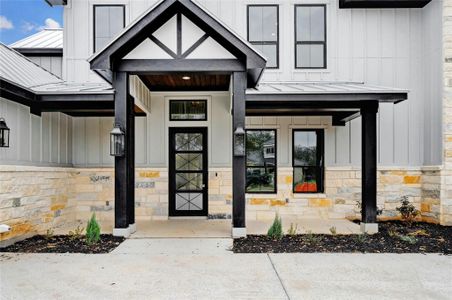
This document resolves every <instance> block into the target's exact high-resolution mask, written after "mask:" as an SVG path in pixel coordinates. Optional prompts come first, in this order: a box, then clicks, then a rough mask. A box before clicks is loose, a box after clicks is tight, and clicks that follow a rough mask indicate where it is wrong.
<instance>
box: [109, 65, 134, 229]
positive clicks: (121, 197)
mask: <svg viewBox="0 0 452 300" xmlns="http://www.w3.org/2000/svg"><path fill="white" fill-rule="evenodd" d="M113 87H114V89H115V124H117V125H119V126H120V127H121V129H122V130H123V131H124V133H125V145H124V150H125V151H124V153H125V154H124V156H122V157H119V156H116V157H115V228H114V229H113V235H117V236H128V235H129V234H130V231H129V219H128V211H127V208H128V205H127V198H128V196H129V194H128V190H129V188H128V186H129V180H128V179H129V176H128V174H129V173H128V169H129V160H130V158H129V154H130V152H129V151H130V149H129V148H130V146H129V144H130V138H129V137H130V134H129V130H128V125H129V123H130V121H128V119H129V118H130V110H131V107H130V106H131V105H130V101H129V97H128V95H129V80H128V75H127V73H126V72H116V73H114V75H113Z"/></svg>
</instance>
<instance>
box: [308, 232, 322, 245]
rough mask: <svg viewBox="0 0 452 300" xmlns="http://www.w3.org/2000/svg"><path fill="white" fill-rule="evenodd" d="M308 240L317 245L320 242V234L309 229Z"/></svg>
mask: <svg viewBox="0 0 452 300" xmlns="http://www.w3.org/2000/svg"><path fill="white" fill-rule="evenodd" d="M306 241H307V242H308V243H309V244H311V245H315V244H317V243H318V242H320V237H319V236H318V235H315V234H313V233H312V231H311V230H308V231H307V232H306Z"/></svg>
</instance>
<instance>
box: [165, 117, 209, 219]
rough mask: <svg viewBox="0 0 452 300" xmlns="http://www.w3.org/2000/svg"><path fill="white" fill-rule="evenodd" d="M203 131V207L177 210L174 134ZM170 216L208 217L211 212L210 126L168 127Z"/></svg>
mask: <svg viewBox="0 0 452 300" xmlns="http://www.w3.org/2000/svg"><path fill="white" fill-rule="evenodd" d="M198 132H199V133H201V134H202V135H203V139H202V154H203V160H202V164H203V168H202V169H203V170H202V173H203V190H202V194H203V201H202V205H203V209H202V210H191V211H180V210H179V211H178V210H176V180H175V179H176V159H175V155H176V149H175V144H174V141H175V140H174V136H175V134H176V133H198ZM168 135H169V139H168V146H169V147H168V152H169V154H168V166H169V168H168V216H169V217H207V215H208V213H209V208H208V203H209V201H208V200H209V199H208V196H209V192H208V191H209V186H208V182H209V178H208V177H209V165H208V161H209V160H208V152H209V151H208V140H207V139H208V128H207V127H205V126H194V127H169V128H168Z"/></svg>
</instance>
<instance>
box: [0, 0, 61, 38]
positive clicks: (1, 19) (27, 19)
mask: <svg viewBox="0 0 452 300" xmlns="http://www.w3.org/2000/svg"><path fill="white" fill-rule="evenodd" d="M62 26H63V7H62V6H56V7H51V6H50V5H48V4H47V3H46V2H45V1H44V0H0V42H2V43H3V44H6V45H9V44H11V43H14V42H15V41H18V40H20V39H23V38H24V37H27V36H30V35H32V34H34V33H36V32H38V31H40V30H42V29H43V28H56V27H62Z"/></svg>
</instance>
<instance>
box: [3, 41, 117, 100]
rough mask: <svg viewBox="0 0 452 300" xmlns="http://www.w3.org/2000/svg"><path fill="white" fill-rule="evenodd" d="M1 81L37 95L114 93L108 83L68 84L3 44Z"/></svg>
mask: <svg viewBox="0 0 452 300" xmlns="http://www.w3.org/2000/svg"><path fill="white" fill-rule="evenodd" d="M0 79H3V80H5V81H8V82H10V83H12V84H15V85H19V86H20V87H22V88H25V89H27V90H30V91H32V92H34V93H35V94H83V93H85V94H86V93H90V94H92V93H113V88H112V87H111V85H109V84H107V83H74V82H66V81H64V80H63V79H61V78H59V77H57V76H56V75H54V74H52V73H50V72H48V71H47V70H45V69H43V68H42V67H41V66H39V65H37V64H35V63H34V62H32V61H31V60H29V59H28V58H27V57H25V56H23V55H22V54H20V53H19V52H17V51H15V50H13V49H11V48H9V47H8V46H6V45H4V44H2V43H0Z"/></svg>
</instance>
